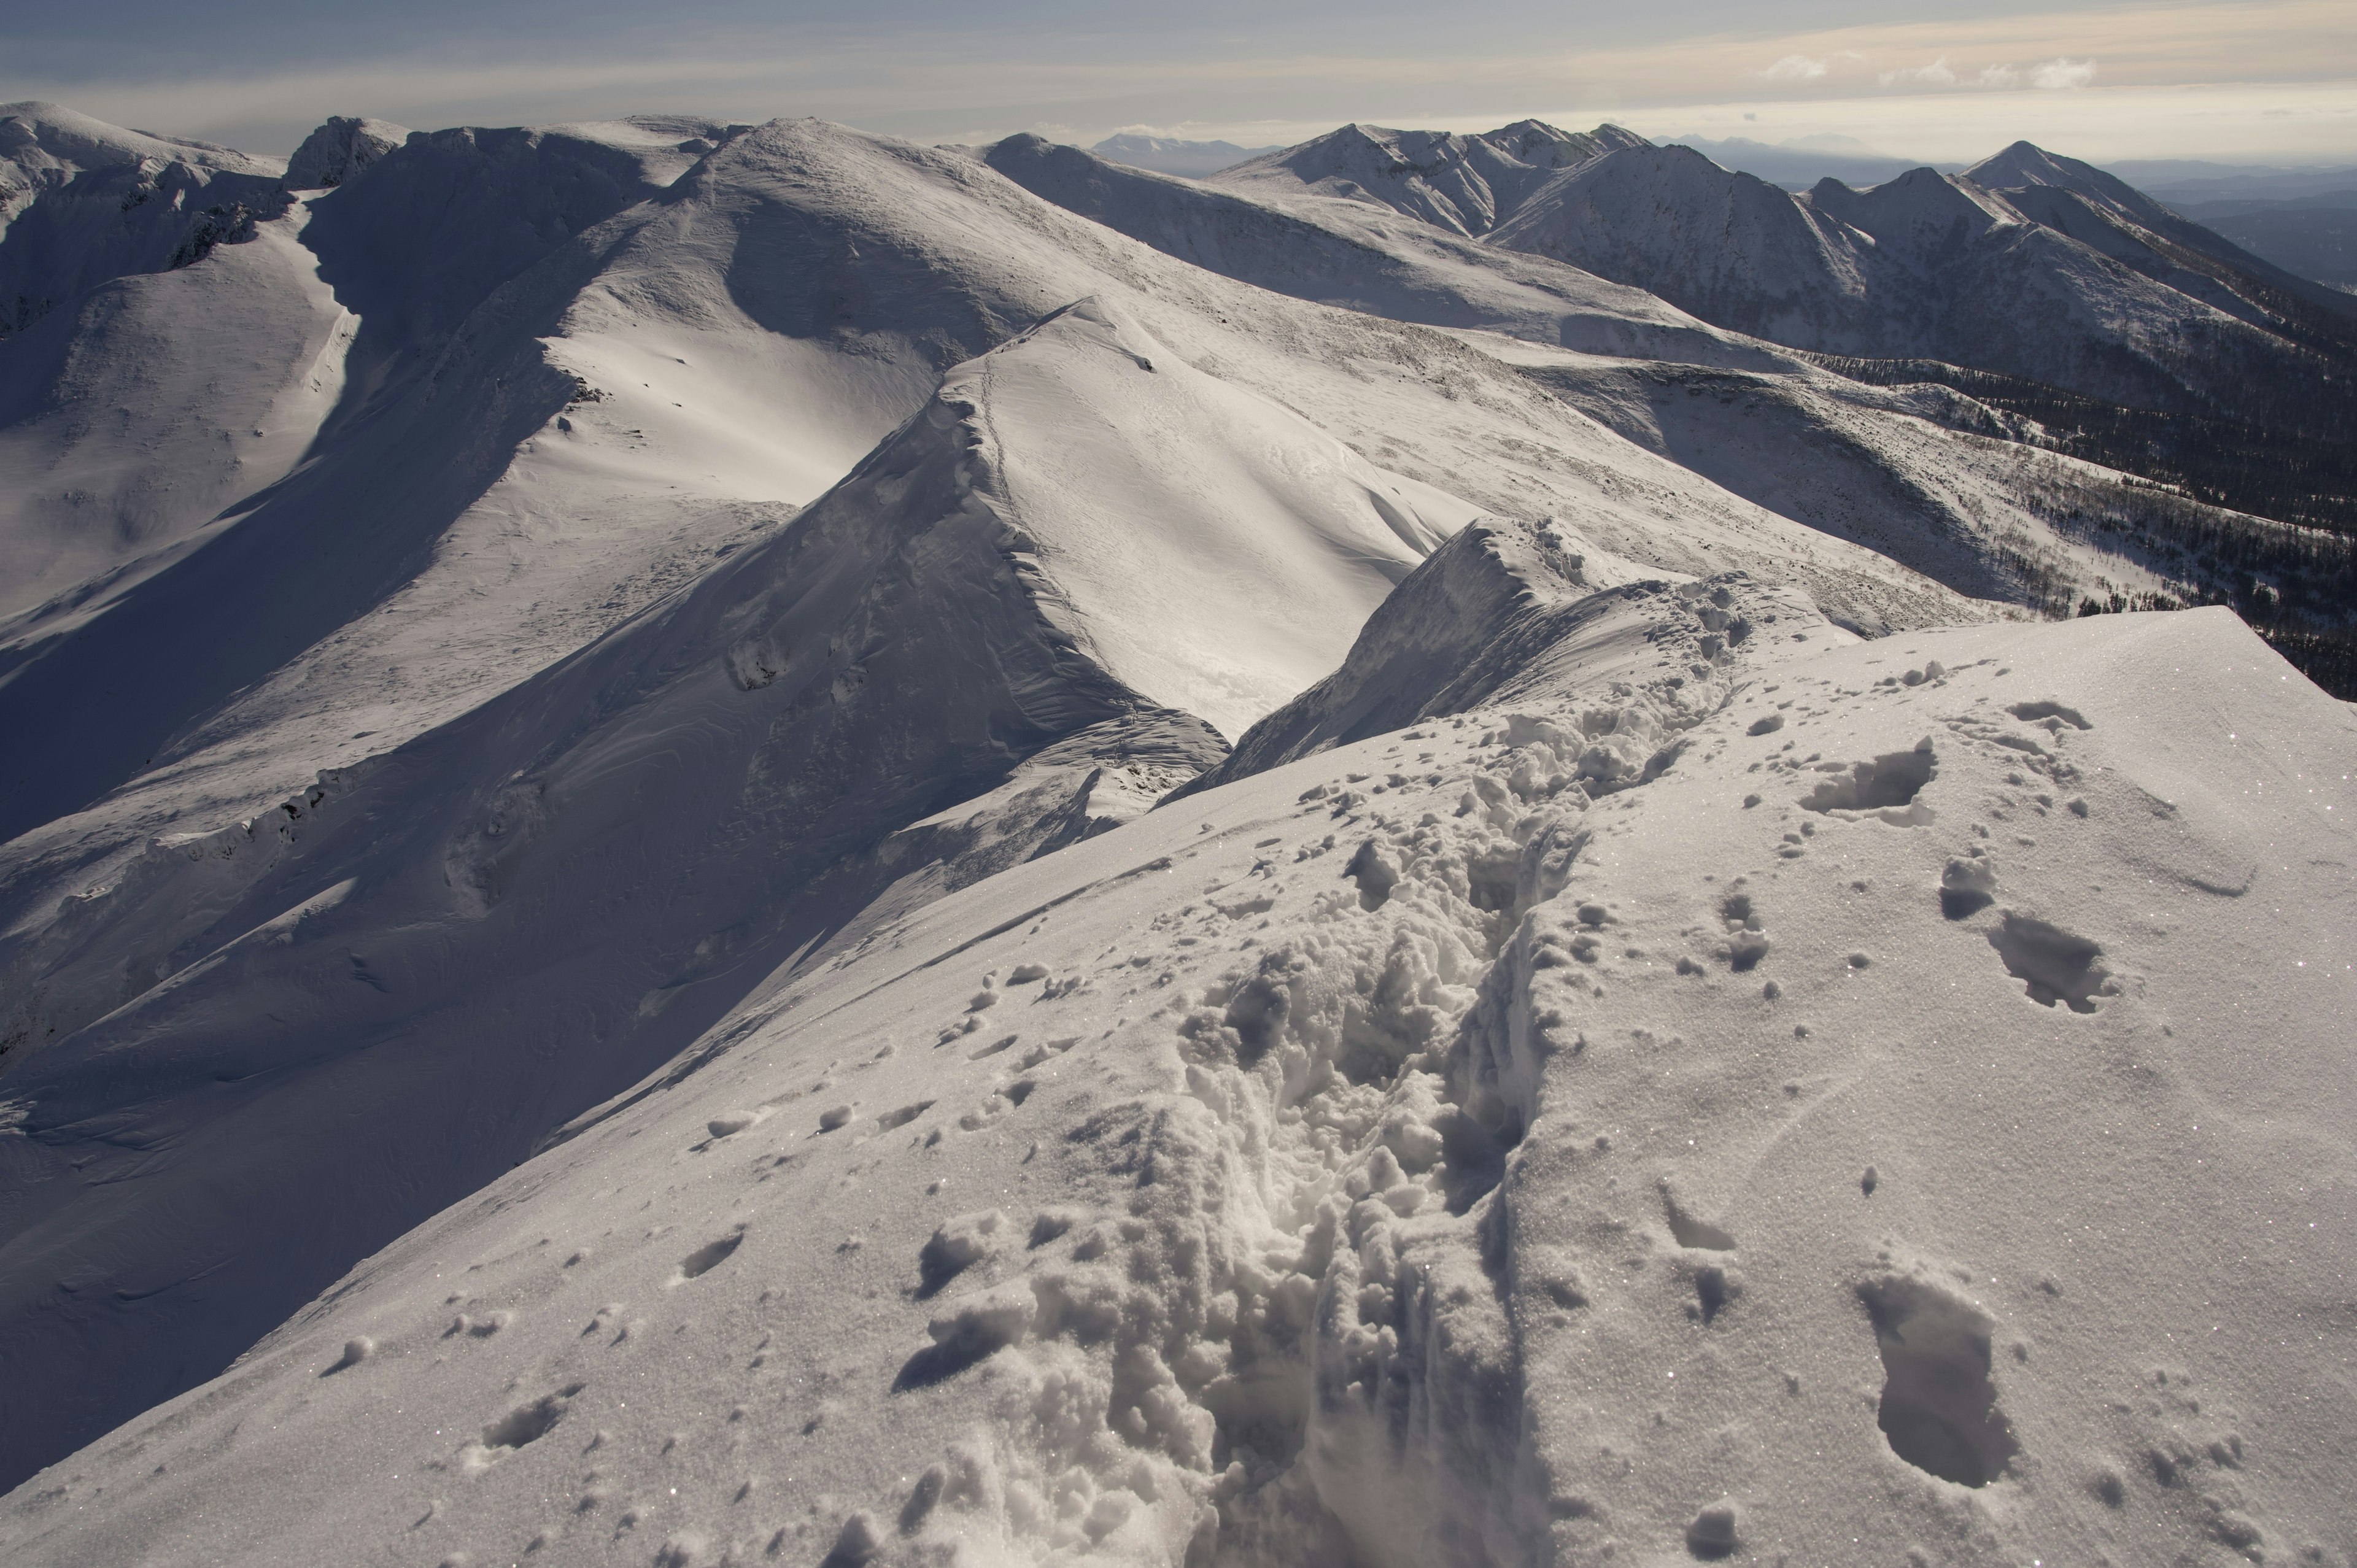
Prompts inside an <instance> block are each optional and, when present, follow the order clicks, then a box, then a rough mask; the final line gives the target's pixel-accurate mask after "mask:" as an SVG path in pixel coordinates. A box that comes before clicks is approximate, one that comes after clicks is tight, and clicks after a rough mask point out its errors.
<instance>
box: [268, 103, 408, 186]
mask: <svg viewBox="0 0 2357 1568" xmlns="http://www.w3.org/2000/svg"><path fill="white" fill-rule="evenodd" d="M411 134H413V133H412V132H411V131H410V129H409V127H408V126H406V125H396V124H393V122H392V121H390V120H372V119H368V118H365V117H363V118H360V119H350V118H347V117H346V116H344V115H341V114H330V115H329V116H328V118H327V120H326V121H324V122H323V123H322V124H320V126H319V128H318V129H317V130H316V131H313V132H312V133H311V134H309V135H307V136H306V137H304V138H303V145H301V146H299V147H297V148H296V149H295V154H294V156H292V157H290V158H288V159H287V160H286V184H287V185H288V187H289V188H293V189H296V190H326V189H329V188H333V187H336V186H339V185H341V184H343V183H344V181H346V180H348V179H350V178H351V177H353V176H354V175H356V174H358V173H360V172H361V170H362V169H364V168H366V167H368V166H369V165H371V164H372V163H374V162H376V160H377V159H379V158H381V157H382V156H384V155H385V154H387V153H389V152H391V151H393V148H395V147H397V146H399V145H402V144H403V143H404V142H405V141H407V140H409V138H410V136H411Z"/></svg>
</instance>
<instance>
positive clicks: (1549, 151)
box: [1215, 120, 1652, 234]
mask: <svg viewBox="0 0 2357 1568" xmlns="http://www.w3.org/2000/svg"><path fill="white" fill-rule="evenodd" d="M1650 145H1652V144H1651V143H1649V142H1647V141H1645V139H1644V138H1643V137H1641V136H1639V135H1638V134H1635V133H1634V132H1632V131H1626V130H1623V129H1621V128H1620V126H1618V125H1611V124H1606V125H1599V126H1598V127H1597V128H1596V129H1595V130H1593V131H1589V132H1584V133H1583V132H1569V131H1560V130H1557V129H1556V128H1555V127H1554V126H1552V125H1549V124H1544V122H1542V121H1537V120H1518V121H1516V122H1515V123H1514V124H1511V125H1505V126H1501V127H1500V128H1499V129H1497V130H1495V131H1491V132H1488V133H1486V134H1480V135H1461V134H1456V133H1452V132H1442V131H1394V130H1388V129H1385V128H1384V127H1382V126H1377V125H1358V124H1351V125H1345V126H1343V127H1342V128H1341V129H1340V130H1338V131H1332V132H1329V133H1328V134H1325V135H1323V136H1319V137H1318V138H1316V139H1314V140H1312V141H1308V142H1304V143H1302V144H1300V145H1297V146H1292V147H1286V148H1283V149H1280V150H1279V151H1276V152H1274V153H1270V154H1268V155H1266V156H1264V157H1259V158H1255V159H1254V160H1253V161H1252V162H1250V163H1247V164H1243V165H1240V166H1237V167H1234V168H1231V169H1227V170H1224V171H1222V173H1220V174H1219V175H1218V176H1216V177H1215V179H1216V183H1218V184H1222V185H1227V186H1233V187H1237V188H1244V189H1251V188H1258V187H1265V186H1275V187H1276V188H1283V189H1291V188H1296V187H1299V188H1308V189H1309V190H1311V191H1315V192H1317V193H1318V194H1320V195H1327V196H1339V197H1343V198H1346V199H1351V200H1355V201H1362V202H1370V203H1372V204H1375V205H1378V206H1383V207H1390V208H1394V209H1397V210H1399V211H1402V212H1405V213H1408V214H1411V215H1412V216H1415V217H1417V218H1421V219H1423V220H1426V222H1429V223H1437V224H1438V225H1440V226H1441V227H1443V228H1445V229H1449V230H1453V231H1456V232H1458V233H1461V234H1486V233H1488V232H1489V231H1491V230H1492V229H1494V228H1496V227H1497V226H1498V225H1499V224H1500V223H1501V222H1503V221H1505V220H1507V219H1508V218H1509V217H1511V216H1512V214H1513V212H1514V210H1515V209H1516V208H1517V207H1518V206H1519V205H1520V203H1521V202H1522V201H1523V199H1524V198H1526V197H1527V196H1529V195H1530V193H1531V192H1532V191H1534V190H1535V189H1536V188H1538V187H1539V186H1540V185H1541V184H1543V183H1544V181H1545V179H1546V177H1547V176H1548V175H1549V174H1551V173H1553V172H1554V171H1555V170H1557V169H1563V168H1570V167H1576V166H1578V165H1580V164H1583V163H1586V162H1587V161H1588V160H1590V159H1593V158H1596V157H1599V156H1602V155H1604V154H1605V153H1608V152H1611V151H1614V150H1616V149H1619V148H1623V147H1632V146H1650Z"/></svg>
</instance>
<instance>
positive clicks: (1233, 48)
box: [0, 0, 2357, 162]
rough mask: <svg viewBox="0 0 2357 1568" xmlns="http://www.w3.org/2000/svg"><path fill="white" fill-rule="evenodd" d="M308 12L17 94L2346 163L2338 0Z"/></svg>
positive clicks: (517, 118)
mask: <svg viewBox="0 0 2357 1568" xmlns="http://www.w3.org/2000/svg"><path fill="white" fill-rule="evenodd" d="M164 3H165V0H131V5H132V9H133V10H135V11H136V10H138V9H139V8H140V7H142V6H147V5H163V4H164ZM1525 13H1527V14H1525ZM304 15H305V13H303V12H301V11H298V10H296V9H294V8H292V6H291V0H227V5H226V8H225V10H224V12H223V19H222V21H221V25H220V26H219V27H217V28H214V29H212V30H211V31H210V32H209V34H208V36H207V38H204V39H202V40H199V41H198V42H197V43H194V44H190V43H188V40H187V38H186V34H185V29H184V28H182V29H178V30H176V32H175V34H174V36H173V38H172V39H171V41H172V43H173V44H174V45H175V48H173V49H171V50H167V51H165V50H158V51H147V50H145V48H143V47H142V46H125V45H124V43H123V39H124V37H125V36H126V31H127V30H126V29H125V28H124V27H123V26H122V25H121V24H122V22H123V21H124V18H121V17H117V16H113V15H112V14H111V15H110V17H109V21H108V26H107V28H106V30H105V36H104V37H98V36H96V29H95V28H94V27H92V26H91V24H89V23H87V22H82V23H80V24H79V26H81V27H83V28H86V29H90V36H85V34H84V33H83V32H80V31H77V30H76V24H75V19H74V18H73V17H72V16H61V15H59V14H57V13H52V14H50V15H49V16H46V17H43V18H38V19H28V20H26V21H20V22H16V23H11V24H7V25H5V27H0V60H5V61H7V62H8V63H7V64H6V65H5V66H0V101H5V100H14V99H22V98H48V99H54V100H57V101H59V102H65V103H69V104H70V105H72V106H73V107H75V108H78V109H81V110H82V111H84V112H86V113H93V114H97V115H99V116H101V117H102V118H105V119H109V120H113V121H115V122H117V123H122V124H138V125H141V126H144V127H146V128H149V129H154V130H158V131H166V132H170V133H173V134H183V135H194V136H199V137H204V138H207V139H210V140H215V141H222V142H228V143H231V144H232V145H240V146H244V147H247V148H249V149H251V150H254V151H259V152H285V151H287V150H289V149H290V148H291V147H292V146H293V145H294V144H295V142H296V140H298V139H299V138H300V137H301V136H302V134H304V132H305V131H307V129H308V128H309V127H310V126H311V125H313V124H317V122H318V121H319V120H320V119H322V118H324V117H325V116H326V115H328V114H330V113H367V114H374V115H379V116H382V117H383V118H387V119H392V120H396V121H400V122H402V123H404V124H412V125H421V126H438V125H447V124H547V123H552V122H556V121H564V120H579V119H597V118H608V117H611V116H614V115H619V114H623V113H641V112H650V111H659V110H668V111H676V112H694V113H709V114H714V115H716V116H719V117H725V118H730V119H742V120H762V119H768V118H770V117H772V116H776V115H780V114H806V113H807V114H818V115H821V116H823V117H826V118H830V119H836V120H844V121H847V122H849V123H851V124H857V125H861V126H863V127H865V128H867V129H870V130H876V131H882V132H888V133H891V134H899V135H905V136H909V137H912V138H915V139H919V140H925V141H980V140H987V139H995V138H996V137H997V136H999V135H1004V134H1008V133H1010V132H1013V131H1017V130H1039V131H1041V132H1042V133H1044V134H1055V135H1060V136H1063V137H1066V138H1069V139H1078V140H1093V139H1095V138H1096V137H1098V136H1101V135H1103V134H1108V133H1110V132H1112V131H1114V130H1115V129H1119V128H1123V127H1132V126H1137V125H1140V124H1145V125H1151V126H1153V127H1154V128H1155V129H1156V130H1157V132H1159V133H1160V134H1179V135H1185V136H1190V137H1198V138H1207V139H1208V138H1212V137H1221V138H1225V139H1228V140H1232V141H1236V142H1239V143H1243V144H1246V145H1253V144H1262V143H1268V142H1275V141H1286V140H1295V139H1298V138H1299V137H1300V136H1301V135H1305V134H1315V133H1316V132H1318V131H1320V130H1325V129H1329V128H1331V127H1332V126H1333V125H1334V124H1340V123H1341V122H1344V121H1348V120H1363V121H1372V122H1377V123H1383V124H1416V125H1424V126H1432V127H1435V128H1440V129H1476V128H1486V127H1488V126H1491V125H1495V124H1502V123H1504V122H1506V121H1509V120H1512V119H1515V118H1519V117H1521V116H1523V115H1525V114H1535V115H1538V116H1540V117H1542V118H1546V119H1550V120H1555V121H1558V122H1563V123H1568V124H1593V123H1595V122H1596V121H1598V120H1601V119H1611V120H1616V121H1618V122H1620V123H1621V124H1628V125H1630V126H1631V128H1632V129H1636V130H1638V131H1641V132H1643V133H1645V134H1651V135H1656V136H1663V135H1677V134H1693V135H1730V134H1741V135H1749V136H1753V137H1756V138H1760V139H1764V140H1771V141H1773V140H1786V139H1795V138H1799V137H1803V136H1808V135H1824V134H1838V135H1844V136H1849V137H1855V138H1857V139H1858V140H1861V141H1865V142H1867V143H1870V144H1872V145H1878V146H1881V147H1885V148H1888V149H1889V150H1892V151H1895V152H1900V153H1903V154H1906V155H1909V156H1921V157H1926V158H1939V159H1961V158H1969V157H1973V156H1978V155H1979V154H1982V153H1986V152H1988V151H1991V150H1994V149H1995V148H1996V146H1998V145H2003V144H2005V143H2007V142H2010V141H2012V140H2014V139H2016V138H2017V137H2024V136H2026V137H2029V138H2030V139H2032V140H2036V141H2040V142H2041V143H2046V144H2049V145H2055V146H2056V147H2057V150H2061V151H2065V152H2070V153H2073V154H2076V155H2078V156H2086V157H2094V158H2098V159H2104V158H2111V159H2117V158H2123V157H2131V156H2135V157H2155V156H2162V157H2166V156H2206V157H2214V158H2221V159H2226V160H2230V161H2232V160H2244V161H2296V162H2347V161H2357V20H2352V12H2351V10H2350V8H2349V7H2348V6H2347V5H2345V4H2344V3H2342V0H2242V3H2235V0H2212V3H2207V4H2203V3H2196V4H2187V5H2170V4H2156V3H2149V0H2147V3H2145V4H2132V5H2125V6H2121V5H2113V6H2095V5H2084V4H2082V5H2075V6H2072V5H2065V6H2063V7H2061V8H2047V9H2043V10H2040V11H2036V12H2021V13H2018V14H2003V13H1997V14H1990V13H1986V12H1980V11H1976V12H1975V13H1973V14H1972V15H1970V16H1957V15H1954V14H1953V13H1944V14H1943V11H1942V10H1941V9H1940V8H1938V7H1934V6H1930V5H1920V4H1911V3H1910V0H1898V3H1896V4H1884V5H1873V6H1867V5H1863V4H1858V5H1851V4H1848V3H1847V0H1843V3H1841V4H1831V3H1817V4H1812V5H1799V4H1794V3H1792V0H1769V3H1767V4H1763V5H1751V6H1746V7H1742V8H1740V9H1738V7H1736V6H1735V5H1734V4H1733V3H1732V0H1703V3H1702V4H1700V5H1695V6H1693V7H1689V9H1688V12H1687V14H1686V15H1684V16H1680V17H1677V18H1670V19H1659V18H1655V19H1646V18H1630V17H1628V16H1621V15H1614V14H1610V13H1609V12H1608V10H1607V8H1606V7H1603V6H1601V5H1588V4H1582V5H1573V6H1570V7H1565V6H1562V5H1541V4H1539V3H1538V0H1505V3H1504V4H1503V5H1502V8H1501V9H1499V10H1498V11H1497V14H1496V15H1495V16H1493V17H1492V19H1491V26H1490V27H1486V28H1476V27H1466V26H1464V25H1463V24H1462V23H1461V22H1458V21H1453V20H1451V19H1449V18H1435V17H1433V16H1431V15H1430V13H1429V12H1428V11H1426V10H1423V9H1421V8H1418V7H1412V6H1409V5H1405V4H1402V3H1398V0H1372V3H1369V4H1361V5H1356V6H1354V7H1352V8H1351V10H1350V11H1348V12H1347V13H1345V12H1344V11H1343V10H1342V9H1341V8H1340V6H1339V5H1329V4H1327V3H1326V0H1320V3H1319V5H1313V6H1308V7H1295V8H1292V9H1290V10H1288V11H1287V12H1286V14H1285V15H1284V16H1281V17H1276V18H1273V19H1272V18H1268V17H1265V16H1254V15H1253V14H1252V13H1251V11H1250V8H1249V7H1246V6H1244V5H1242V4H1241V0H1213V3H1212V4H1211V5H1208V6H1207V7H1205V8H1202V9H1201V10H1200V11H1199V12H1198V13H1196V15H1195V16H1192V17H1191V18H1190V19H1189V22H1188V23H1187V24H1186V25H1183V26H1182V25H1180V24H1179V23H1177V22H1175V21H1173V20H1172V19H1171V18H1170V17H1169V16H1168V12H1167V11H1162V12H1157V13H1153V14H1151V15H1149V14H1147V13H1146V12H1145V11H1144V10H1142V9H1140V10H1138V11H1136V12H1135V13H1129V14H1125V13H1123V12H1120V11H1118V10H1111V11H1108V10H1107V9H1105V8H1103V7H1099V6H1090V7H1082V5H1080V4H1079V0H1023V3H1018V4H1015V5H1010V6H1007V7H1005V8H1003V10H1002V13H1001V14H998V15H996V16H994V18H993V21H992V24H991V26H989V27H976V26H975V25H974V21H973V13H972V11H971V10H970V9H967V8H963V7H959V6H955V5H951V4H949V3H948V0H877V3H876V4H873V5H867V6H864V7H861V8H859V9H858V10H856V12H855V10H854V9H853V8H851V7H849V6H847V5H842V4H839V3H837V0H823V3H819V0H804V3H801V4H794V3H788V4H785V5H776V4H770V5H756V4H754V3H753V0H724V3H722V4H717V5H708V6H704V7H699V9H698V11H697V13H696V15H695V16H694V18H692V19H691V20H690V21H688V22H686V23H666V24H663V25H662V26H660V27H655V26H651V25H650V24H649V23H647V21H646V20H645V16H644V13H643V12H642V11H640V10H638V9H636V8H627V9H626V8H624V7H622V6H621V5H619V4H616V3H615V0H580V3H578V4H574V5H565V6H562V7H559V6H556V5H554V3H553V0H511V3H508V4H500V5H489V6H482V5H478V6H475V7H473V8H471V9H470V8H468V7H464V6H462V5H458V4H457V0H420V3H419V4H418V5H414V6H413V7H411V8H410V9H409V10H408V11H407V12H404V14H403V15H402V16H401V17H400V18H399V19H398V20H397V21H395V22H393V23H391V24H386V25H382V26H380V24H379V17H380V16H381V14H380V13H374V12H372V13H371V14H370V17H371V19H370V23H369V25H368V26H367V27H353V28H350V29H342V30H340V32H341V35H342V36H341V37H339V29H337V28H334V27H326V28H322V27H318V26H317V17H316V15H313V16H312V21H311V25H308V26H305V25H302V17H303V16H304ZM1869 17H1871V18H1878V19H1866V18H1869ZM131 19H132V20H134V21H135V19H136V18H135V17H134V18H131ZM130 31H135V29H130Z"/></svg>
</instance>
